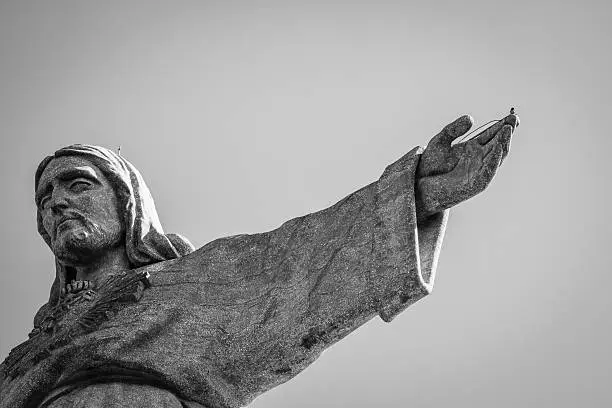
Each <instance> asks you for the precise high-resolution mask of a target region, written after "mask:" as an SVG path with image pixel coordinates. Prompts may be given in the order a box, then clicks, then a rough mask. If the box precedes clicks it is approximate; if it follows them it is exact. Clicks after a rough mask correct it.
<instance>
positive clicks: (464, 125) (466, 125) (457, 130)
mask: <svg viewBox="0 0 612 408" xmlns="http://www.w3.org/2000/svg"><path fill="white" fill-rule="evenodd" d="M473 124H474V119H472V117H471V116H470V115H463V116H460V117H459V118H457V119H455V121H453V122H452V123H449V124H448V125H446V126H444V129H442V130H441V131H440V133H438V134H437V135H435V136H434V137H433V138H432V139H431V141H430V142H429V145H431V144H434V145H438V146H440V147H442V146H445V147H446V146H448V147H450V145H451V142H452V141H453V140H455V139H456V138H458V137H460V136H463V135H464V134H466V133H467V131H468V130H470V128H471V127H472V125H473ZM429 145H428V146H429Z"/></svg>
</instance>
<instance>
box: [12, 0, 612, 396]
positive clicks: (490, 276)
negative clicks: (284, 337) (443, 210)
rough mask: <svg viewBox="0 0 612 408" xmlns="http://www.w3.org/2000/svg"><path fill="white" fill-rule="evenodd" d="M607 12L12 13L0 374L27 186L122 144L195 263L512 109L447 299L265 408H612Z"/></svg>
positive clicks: (291, 9)
mask: <svg viewBox="0 0 612 408" xmlns="http://www.w3.org/2000/svg"><path fill="white" fill-rule="evenodd" d="M611 11H612V7H611V6H610V2H609V1H601V2H595V1H580V2H578V1H574V2H570V1H563V2H561V1H559V2H553V1H548V2H542V1H521V0H519V1H504V2H500V1H461V2H459V1H448V2H436V1H429V2H410V1H405V2H398V1H395V2H387V1H361V2H348V1H336V2H330V1H326V2H303V1H300V2H289V1H283V2H258V1H250V2H233V1H219V2H206V1H193V2H186V1H166V2H157V1H147V2H144V1H142V2H137V1H120V2H119V1H105V2H101V1H70V2H69V1H58V0H56V1H39V2H32V1H23V0H20V1H12V2H9V1H2V2H1V3H0V126H1V129H2V148H1V151H2V152H3V155H2V160H1V161H0V166H1V167H0V177H1V186H2V192H3V194H2V201H1V206H2V207H1V210H2V214H3V218H4V221H3V222H2V225H3V230H4V234H2V242H1V245H0V251H1V252H0V259H2V262H3V266H2V268H3V272H2V274H0V283H1V287H0V310H1V313H0V327H1V330H0V359H3V358H4V357H6V355H7V354H8V352H9V350H10V349H11V348H12V347H14V346H15V345H17V344H18V343H20V342H21V341H23V340H25V339H26V338H27V333H28V332H29V330H30V329H31V325H32V317H33V315H34V313H35V311H36V310H37V308H38V307H39V306H40V305H41V304H42V303H44V302H45V301H46V298H47V296H48V291H49V286H50V284H51V281H52V277H53V273H54V268H53V257H52V255H51V253H50V251H49V250H48V248H47V247H46V246H45V244H44V242H43V241H42V239H41V238H40V237H39V236H38V234H37V232H36V224H35V207H34V204H33V175H34V171H35V168H36V166H37V164H38V162H39V161H40V159H41V158H42V157H43V156H45V155H47V154H50V153H51V152H53V151H54V150H56V149H58V148H60V147H62V146H65V145H67V144H71V143H91V144H99V145H103V146H107V147H111V148H115V147H117V146H119V145H121V146H122V154H123V155H124V156H125V157H126V158H128V159H129V160H130V161H132V162H133V163H134V164H135V165H136V166H137V167H138V168H139V169H140V170H141V172H142V173H143V175H144V177H145V179H146V180H147V182H148V184H149V187H150V188H151V190H152V192H153V196H154V197H155V199H156V203H157V208H158V211H159V214H160V218H161V220H162V223H163V225H164V228H165V229H166V231H168V232H179V233H181V234H183V235H185V236H187V237H189V238H190V239H191V240H192V241H193V242H194V243H195V244H196V246H201V245H203V244H205V243H206V242H208V241H210V240H212V239H214V238H218V237H221V236H227V235H233V234H237V233H250V232H261V231H266V230H269V229H272V228H275V227H276V226H278V225H280V224H281V223H282V222H283V221H286V220H288V219H290V218H293V217H296V216H299V215H303V214H306V213H309V212H313V211H316V210H319V209H321V208H324V207H327V206H329V205H331V204H333V203H334V202H336V201H337V200H339V199H340V198H342V197H344V196H345V195H346V194H348V193H350V192H352V191H354V190H355V189H357V188H360V187H362V186H364V185H366V184H368V183H370V182H371V181H373V180H375V179H377V178H378V177H379V176H380V174H381V172H382V171H383V170H384V168H385V166H386V165H388V164H389V163H391V162H392V161H394V160H395V159H397V158H398V157H400V156H401V155H403V154H404V153H405V152H407V151H408V150H410V149H411V148H412V147H414V146H416V145H424V144H425V143H427V141H428V140H429V138H430V137H431V136H433V135H434V134H435V133H436V132H437V131H438V130H439V129H440V128H441V127H442V126H443V125H445V124H446V123H448V122H450V121H452V120H454V119H455V118H456V117H458V116H459V115H461V114H463V113H470V114H472V115H473V116H474V117H475V119H476V121H477V123H484V122H486V121H489V120H491V119H494V118H499V117H501V116H503V115H505V114H506V113H507V112H508V110H509V108H510V107H511V106H515V107H516V109H517V112H518V114H519V115H520V116H521V120H522V125H521V127H520V128H519V130H518V133H517V134H516V135H515V137H514V139H513V146H512V151H511V154H510V156H509V157H508V159H507V160H506V162H505V163H504V165H503V167H502V168H501V170H500V173H499V175H498V177H497V178H496V179H495V180H494V182H493V184H492V185H491V186H490V188H489V189H488V190H487V191H486V192H485V193H484V194H482V195H481V196H479V197H478V198H475V199H473V200H470V201H469V202H467V203H464V204H462V205H460V206H459V207H457V208H455V209H454V210H453V211H452V213H451V219H450V223H449V228H448V230H447V235H446V240H445V242H444V245H443V250H442V254H441V258H440V262H439V266H438V275H437V281H436V288H435V290H434V293H433V294H432V295H431V296H430V297H428V298H426V299H424V300H422V301H420V302H419V303H417V304H416V305H414V306H413V307H411V308H409V309H408V310H407V311H406V312H405V313H404V314H402V315H401V316H399V317H398V318H397V319H396V320H395V321H394V322H392V323H391V324H385V323H383V322H382V321H380V320H378V319H376V320H373V321H371V322H370V323H368V324H367V325H365V326H363V327H362V328H360V329H359V330H358V331H356V332H355V333H353V334H351V335H350V336H349V337H347V338H346V339H345V340H343V341H342V342H340V343H338V344H337V345H335V346H334V347H332V348H331V349H329V350H328V351H327V352H325V353H324V354H323V356H322V357H321V358H320V359H319V360H318V361H317V362H316V363H315V364H313V365H312V366H311V367H309V368H308V369H307V370H306V371H305V372H303V373H302V374H300V375H299V376H298V377H296V378H295V379H293V380H292V381H290V382H288V383H286V384H285V385H282V386H280V387H278V388H276V389H274V390H273V391H271V392H269V393H268V394H265V395H264V396H262V397H260V398H259V399H257V400H256V401H255V402H254V403H253V404H252V406H253V407H256V408H257V407H261V408H273V407H279V408H280V407H286V406H292V407H311V406H318V407H372V406H380V407H448V406H453V407H471V408H474V407H492V406H495V407H517V406H520V407H576V406H585V407H604V406H610V404H612V396H611V394H610V382H611V379H612V351H611V350H610V347H611V345H612V328H611V324H610V310H611V308H612V300H611V296H610V287H611V286H612V277H611V274H610V272H611V271H610V264H611V261H612V259H611V257H612V251H611V250H610V249H609V248H608V246H609V244H610V242H611V241H610V234H611V233H612V228H611V225H610V222H609V221H608V215H607V212H608V207H609V205H610V204H609V203H610V199H611V194H610V182H609V177H610V171H609V167H608V166H609V165H610V162H609V157H610V151H611V148H612V140H611V139H612V134H611V132H610V128H611V127H610V125H609V122H608V120H609V117H610V112H611V111H612V104H611V98H610V94H611V93H612V81H611V80H610V74H611V73H612V69H611V68H612V56H611V53H610V49H611V39H612V29H611V28H610V27H611V25H610V18H611V17H612V13H611Z"/></svg>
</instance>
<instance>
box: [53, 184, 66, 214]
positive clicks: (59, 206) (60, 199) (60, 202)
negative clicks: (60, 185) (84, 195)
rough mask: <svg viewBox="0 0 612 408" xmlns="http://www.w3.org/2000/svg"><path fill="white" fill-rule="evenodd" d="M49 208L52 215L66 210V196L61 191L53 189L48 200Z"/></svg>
mask: <svg viewBox="0 0 612 408" xmlns="http://www.w3.org/2000/svg"><path fill="white" fill-rule="evenodd" d="M49 208H50V209H51V211H53V212H54V213H60V212H62V211H63V210H65V209H66V208H68V201H67V200H66V194H65V193H64V192H63V191H62V189H55V190H54V191H53V193H52V194H51V198H50V199H49Z"/></svg>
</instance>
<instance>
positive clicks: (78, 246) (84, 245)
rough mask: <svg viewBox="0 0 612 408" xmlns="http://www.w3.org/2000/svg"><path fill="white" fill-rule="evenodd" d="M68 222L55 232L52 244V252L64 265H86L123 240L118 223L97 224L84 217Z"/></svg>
mask: <svg viewBox="0 0 612 408" xmlns="http://www.w3.org/2000/svg"><path fill="white" fill-rule="evenodd" d="M68 222H69V223H70V225H69V226H67V227H64V228H63V229H62V230H61V231H58V232H57V233H56V236H55V240H54V242H53V245H52V249H53V253H54V254H55V256H56V257H57V259H58V260H59V261H60V262H62V263H63V264H65V265H69V266H83V265H87V264H88V263H90V262H92V261H94V260H95V259H97V258H99V257H101V256H102V255H104V253H105V252H106V251H107V250H108V249H110V248H114V247H116V246H118V245H120V244H121V243H122V242H123V231H122V229H121V228H120V227H119V226H118V225H117V226H115V225H103V224H97V223H94V222H91V221H89V220H87V219H85V218H84V217H82V218H81V217H79V218H78V219H74V220H70V221H68ZM60 228H62V226H60Z"/></svg>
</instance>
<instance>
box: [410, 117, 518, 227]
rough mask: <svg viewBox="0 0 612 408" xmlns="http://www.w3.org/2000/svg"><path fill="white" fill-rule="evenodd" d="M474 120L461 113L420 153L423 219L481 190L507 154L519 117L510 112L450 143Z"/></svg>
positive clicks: (419, 203) (418, 183)
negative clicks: (470, 137)
mask: <svg viewBox="0 0 612 408" xmlns="http://www.w3.org/2000/svg"><path fill="white" fill-rule="evenodd" d="M472 124H473V119H472V118H471V117H470V116H469V115H464V116H461V117H460V118H458V119H457V120H455V121H454V122H452V123H450V124H449V125H447V126H445V127H444V129H442V131H441V132H440V133H438V134H437V135H436V136H434V137H433V138H432V139H431V140H430V142H429V144H428V145H427V148H426V149H425V151H424V152H423V153H422V154H421V158H420V161H419V165H418V168H417V180H416V195H417V197H416V199H417V218H419V219H424V218H426V217H428V216H429V215H432V214H434V213H437V212H440V211H443V210H446V209H447V208H450V207H452V206H454V205H456V204H458V203H460V202H462V201H465V200H467V199H468V198H471V197H473V196H475V195H476V194H478V193H480V192H482V191H483V190H484V189H485V188H486V187H487V186H488V185H489V183H490V182H491V180H493V176H495V173H496V172H497V169H498V168H499V166H500V165H501V163H502V161H503V160H504V159H505V158H506V156H507V155H508V151H509V150H510V139H511V138H512V133H513V132H514V130H515V129H516V128H517V127H518V125H519V118H518V116H516V115H514V114H510V115H508V116H506V117H505V118H504V119H502V120H500V121H499V122H497V123H496V124H494V125H493V126H491V127H490V128H488V129H485V130H483V131H482V132H481V133H479V134H478V135H477V136H476V137H474V138H472V139H470V140H468V141H465V142H461V143H457V144H455V145H451V143H452V141H453V140H455V139H457V138H458V137H460V136H462V135H464V134H465V133H467V131H468V130H469V129H470V128H471V127H472Z"/></svg>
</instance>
